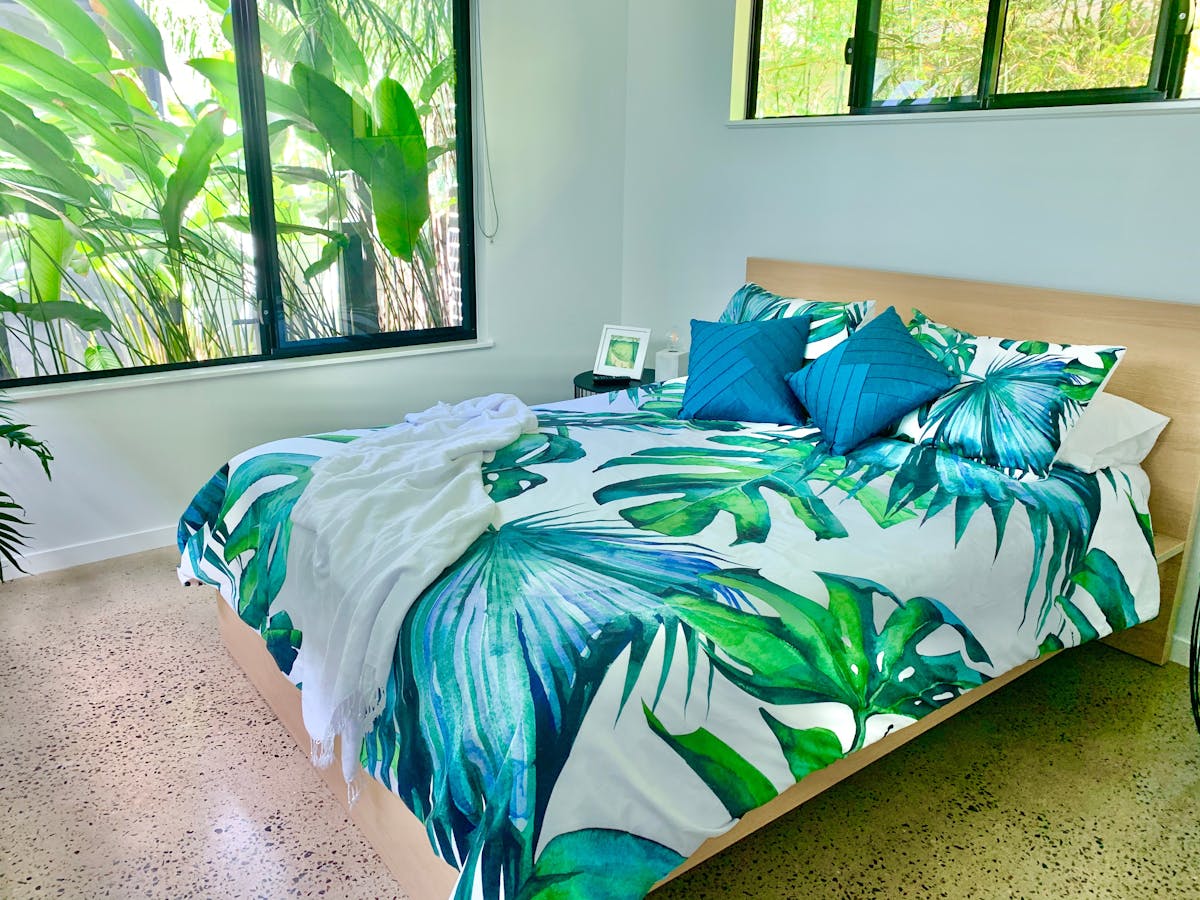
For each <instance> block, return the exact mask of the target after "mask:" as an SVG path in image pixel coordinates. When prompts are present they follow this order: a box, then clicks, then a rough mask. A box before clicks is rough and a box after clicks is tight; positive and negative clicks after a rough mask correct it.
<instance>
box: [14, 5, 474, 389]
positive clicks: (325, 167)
mask: <svg viewBox="0 0 1200 900" xmlns="http://www.w3.org/2000/svg"><path fill="white" fill-rule="evenodd" d="M466 11H467V3H466V2H465V0H233V3H232V4H231V5H230V4H228V3H226V2H223V0H183V2H180V0H136V2H135V0H105V2H104V3H99V2H92V3H90V5H89V3H87V2H84V0H0V384H5V383H7V384H21V383H28V382H29V381H31V380H38V381H41V380H61V379H71V378H79V377H88V376H95V375H100V374H115V373H121V372H131V371H145V370H147V369H148V368H150V367H164V366H165V367H172V366H180V365H205V364H212V363H216V362H222V361H229V360H236V359H245V358H263V357H271V356H284V355H296V354H303V353H320V352H329V351H336V350H349V349H366V348H371V347H379V346H394V345H399V344H408V343H420V342H429V341H445V340H456V339H464V338H470V337H473V336H474V335H475V327H474V299H473V271H472V262H473V253H472V243H471V233H472V219H471V179H470V170H471V159H470V144H469V136H470V127H469V77H468V72H469V57H468V49H467V48H468V42H467V40H466V35H467V34H468V33H469V32H468V22H467V14H466Z"/></svg>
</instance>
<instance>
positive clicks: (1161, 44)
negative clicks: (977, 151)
mask: <svg viewBox="0 0 1200 900" xmlns="http://www.w3.org/2000/svg"><path fill="white" fill-rule="evenodd" d="M765 3H766V0H750V4H751V7H750V31H749V40H750V47H749V60H748V71H747V76H746V97H745V101H746V102H745V115H744V119H745V120H746V121H768V120H772V119H799V118H816V117H818V116H803V115H787V116H759V115H758V83H759V76H760V71H759V66H760V59H761V56H762V21H763V7H764V4H765ZM882 5H883V3H882V0H858V4H857V11H856V15H855V22H854V34H853V35H852V36H851V37H850V38H849V39H848V40H847V42H846V51H845V57H846V64H847V65H848V66H850V88H849V97H848V109H847V111H846V112H844V113H836V114H835V115H851V116H865V115H898V114H899V115H903V114H911V113H937V112H955V111H964V110H986V109H1038V108H1047V107H1056V106H1059V107H1061V106H1087V105H1093V104H1113V103H1144V102H1156V101H1163V100H1174V99H1178V98H1179V96H1180V94H1181V92H1182V89H1183V78H1184V73H1185V71H1186V69H1187V60H1188V48H1189V41H1190V36H1191V31H1192V28H1193V27H1194V24H1195V23H1194V19H1195V17H1196V6H1195V0H1163V2H1162V5H1161V7H1160V9H1159V22H1158V33H1157V36H1156V38H1155V44H1154V56H1153V58H1152V61H1151V66H1150V73H1149V77H1148V78H1147V85H1146V86H1145V87H1132V88H1124V87H1122V88H1087V89H1081V90H1065V91H1036V92H1025V93H1009V94H1004V93H1000V92H998V91H997V86H998V83H999V79H1000V63H1001V57H1002V54H1003V49H1004V30H1005V26H1006V24H1007V21H1008V0H989V2H988V14H987V25H986V29H985V31H984V39H983V47H982V50H981V58H980V76H979V94H978V96H976V97H952V98H939V99H937V100H933V101H928V100H924V101H922V102H919V103H903V102H902V103H892V104H888V105H884V102H883V101H878V100H875V99H874V97H873V87H874V80H875V64H876V62H877V58H878V50H879V18H880V11H881V8H882ZM822 115H828V114H822Z"/></svg>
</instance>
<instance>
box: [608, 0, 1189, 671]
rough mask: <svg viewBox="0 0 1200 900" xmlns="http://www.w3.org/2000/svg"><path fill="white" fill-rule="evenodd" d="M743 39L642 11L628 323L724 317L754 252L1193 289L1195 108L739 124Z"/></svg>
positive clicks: (727, 6) (1068, 283)
mask: <svg viewBox="0 0 1200 900" xmlns="http://www.w3.org/2000/svg"><path fill="white" fill-rule="evenodd" d="M732 35H733V4H732V3H731V2H729V0H642V2H639V3H634V4H631V6H630V11H629V49H628V55H629V62H628V73H629V74H628V78H629V84H628V114H627V118H626V128H625V134H626V170H625V227H624V239H625V252H624V293H623V305H622V314H623V317H624V321H625V322H626V323H627V324H638V325H647V326H650V327H652V328H654V329H655V331H656V332H657V333H658V334H662V333H663V332H664V330H665V329H668V328H671V327H683V328H684V329H686V327H687V323H688V320H689V319H690V318H692V317H705V316H713V315H716V314H717V313H718V312H719V311H720V310H721V308H722V306H723V305H724V303H725V301H726V300H728V298H729V295H730V293H732V291H733V289H734V288H736V287H737V286H738V285H739V284H740V283H741V280H742V278H743V275H744V268H745V260H746V257H747V256H769V257H778V258H782V259H795V260H804V261H808V262H822V263H829V264H835V265H855V266H864V267H870V268H879V269H892V270H898V271H911V272H919V273H925V274H933V275H949V276H959V277H965V278H974V279H981V280H991V281H1003V282H1009V283H1015V284H1030V285H1040V286H1047V287H1060V288H1068V289H1075V290H1083V291H1094V292H1103V293H1112V294H1128V295H1131V296H1137V297H1146V298H1155V299H1162V300H1177V301H1185V302H1193V303H1195V302H1200V251H1198V250H1197V247H1198V244H1197V235H1198V233H1200V180H1198V179H1197V178H1196V177H1195V172H1196V151H1197V147H1200V110H1198V109H1195V108H1192V109H1191V110H1190V111H1186V112H1184V111H1180V112H1173V113H1170V112H1164V107H1162V106H1157V107H1154V108H1153V111H1151V110H1150V109H1149V108H1144V109H1141V110H1137V111H1133V112H1131V111H1129V110H1121V111H1119V113H1117V114H1113V115H1107V116H1102V117H1079V116H1070V115H1050V116H1046V115H1044V114H1041V115H1037V116H1036V117H1035V116H1026V117H1017V118H1008V117H1005V116H1002V115H996V114H992V115H991V116H990V117H987V118H978V117H977V118H975V119H973V120H971V119H966V120H964V119H962V118H961V117H960V118H957V119H956V118H955V117H952V116H945V115H941V116H928V117H918V116H897V117H891V118H887V119H874V120H871V121H866V122H854V123H846V124H840V123H839V124H818V125H802V126H790V127H789V126H763V125H754V126H749V127H730V126H729V124H728V118H729V91H730V72H731V68H732V50H733V44H732V41H733V37H732ZM1148 113H1149V114H1148ZM1198 350H1200V348H1198ZM1196 564H1197V565H1198V566H1200V554H1196ZM1198 581H1200V578H1198V576H1197V574H1196V572H1195V571H1193V574H1192V578H1191V591H1190V594H1189V596H1193V597H1194V596H1195V592H1196V585H1197V583H1198ZM1185 619H1186V621H1187V622H1188V623H1190V621H1191V619H1190V611H1187V610H1185V611H1184V612H1183V613H1181V616H1180V625H1179V629H1178V631H1177V635H1178V636H1179V638H1180V641H1177V647H1178V649H1179V650H1180V652H1181V651H1182V644H1181V641H1182V638H1183V636H1184V627H1185Z"/></svg>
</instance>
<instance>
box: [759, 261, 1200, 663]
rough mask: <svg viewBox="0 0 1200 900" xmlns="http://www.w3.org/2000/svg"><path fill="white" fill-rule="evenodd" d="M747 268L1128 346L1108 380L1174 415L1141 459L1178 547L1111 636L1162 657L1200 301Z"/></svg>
mask: <svg viewBox="0 0 1200 900" xmlns="http://www.w3.org/2000/svg"><path fill="white" fill-rule="evenodd" d="M746 277H747V280H749V281H753V282H755V283H757V284H760V285H762V286H763V287H765V288H766V289H767V290H769V291H773V292H775V293H777V294H781V295H783V296H787V297H803V298H804V299H806V300H838V301H851V300H874V301H876V303H877V309H879V310H883V309H886V308H887V307H888V306H895V307H896V311H897V312H898V313H900V316H901V318H904V319H906V320H907V318H908V317H909V312H910V310H911V309H912V308H913V307H917V308H919V309H920V310H921V311H922V312H924V313H926V314H927V315H928V316H930V318H933V319H936V320H937V321H939V322H945V323H946V324H947V325H955V326H958V327H960V328H963V329H965V330H967V331H971V332H974V333H975V334H986V335H994V336H997V337H1013V338H1019V339H1020V338H1031V339H1045V340H1051V341H1057V342H1060V343H1071V344H1117V345H1124V346H1125V347H1127V348H1128V351H1127V352H1126V354H1125V357H1124V359H1123V360H1122V361H1121V364H1120V366H1118V367H1117V371H1116V374H1115V375H1114V376H1113V379H1112V381H1111V382H1110V383H1109V386H1108V387H1107V388H1106V390H1108V391H1110V392H1111V393H1114V394H1119V395H1121V396H1122V397H1128V398H1129V399H1130V400H1134V401H1136V402H1137V403H1141V404H1142V405H1143V406H1147V407H1149V408H1150V409H1154V410H1157V411H1158V412H1160V413H1162V414H1163V415H1166V416H1170V417H1171V424H1170V425H1168V426H1167V428H1166V430H1165V431H1164V432H1163V434H1162V437H1161V438H1160V439H1159V441H1158V444H1157V445H1156V446H1155V448H1154V450H1153V452H1152V453H1151V454H1150V456H1149V458H1148V459H1147V460H1146V462H1145V463H1144V467H1145V469H1146V472H1147V474H1149V476H1150V482H1151V486H1152V490H1151V496H1150V514H1151V517H1152V518H1153V521H1154V531H1155V533H1156V534H1159V535H1167V536H1171V537H1174V538H1176V539H1179V540H1181V541H1182V552H1181V553H1179V554H1178V555H1177V556H1175V557H1174V558H1172V559H1169V560H1165V561H1163V562H1162V567H1161V569H1160V571H1161V573H1162V577H1163V602H1162V610H1161V612H1160V613H1159V616H1158V618H1157V619H1155V620H1154V621H1153V622H1151V623H1148V624H1146V625H1142V626H1139V627H1138V628H1135V629H1133V630H1132V631H1129V632H1125V633H1123V634H1121V635H1115V636H1114V637H1113V638H1111V639H1110V642H1111V643H1113V644H1114V645H1115V646H1119V647H1121V649H1124V650H1128V651H1129V652H1131V653H1134V654H1135V655H1138V656H1141V657H1143V658H1145V659H1149V660H1151V661H1153V662H1157V663H1159V664H1162V663H1163V662H1165V661H1166V659H1167V656H1168V654H1169V652H1170V643H1171V640H1172V634H1173V630H1174V622H1175V616H1176V613H1177V611H1178V609H1179V606H1180V604H1181V602H1182V600H1183V597H1184V593H1185V591H1187V590H1194V588H1191V587H1190V585H1186V584H1185V581H1187V580H1188V579H1186V578H1185V577H1183V576H1184V575H1185V574H1186V573H1188V572H1190V571H1191V569H1190V566H1189V563H1190V559H1191V556H1192V554H1193V552H1194V551H1195V549H1196V547H1195V545H1196V537H1197V532H1196V526H1197V516H1198V514H1200V305H1196V306H1192V305H1189V304H1182V303H1161V302H1155V301H1148V300H1134V299H1130V298H1127V297H1110V296H1104V295H1100V294H1083V293H1076V292H1074V291H1057V290H1049V289H1046V288H1031V287H1017V286H1014V285H1007V284H995V283H992V282H985V281H963V280H959V279H953V278H936V277H931V276H927V275H908V274H902V273H898V272H882V271H878V270H874V269H852V268H841V267H837V266H822V265H813V264H809V263H796V262H784V261H781V260H771V259H756V258H751V259H750V260H748V261H747V263H746ZM1197 301H1198V302H1200V297H1197ZM1160 559H1161V554H1160Z"/></svg>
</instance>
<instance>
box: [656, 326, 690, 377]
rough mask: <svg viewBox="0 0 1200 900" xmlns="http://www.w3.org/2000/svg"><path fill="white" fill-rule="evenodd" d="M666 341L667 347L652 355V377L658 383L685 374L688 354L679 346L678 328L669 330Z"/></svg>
mask: <svg viewBox="0 0 1200 900" xmlns="http://www.w3.org/2000/svg"><path fill="white" fill-rule="evenodd" d="M667 341H668V342H669V343H668V344H667V346H666V347H664V348H663V349H662V350H659V351H658V352H657V353H656V354H654V377H655V378H656V379H657V380H658V381H669V380H670V379H672V378H681V377H683V376H684V375H686V374H687V368H688V352H687V351H686V350H683V349H681V348H680V346H679V329H678V328H672V329H671V331H670V332H669V333H668V334H667Z"/></svg>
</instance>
